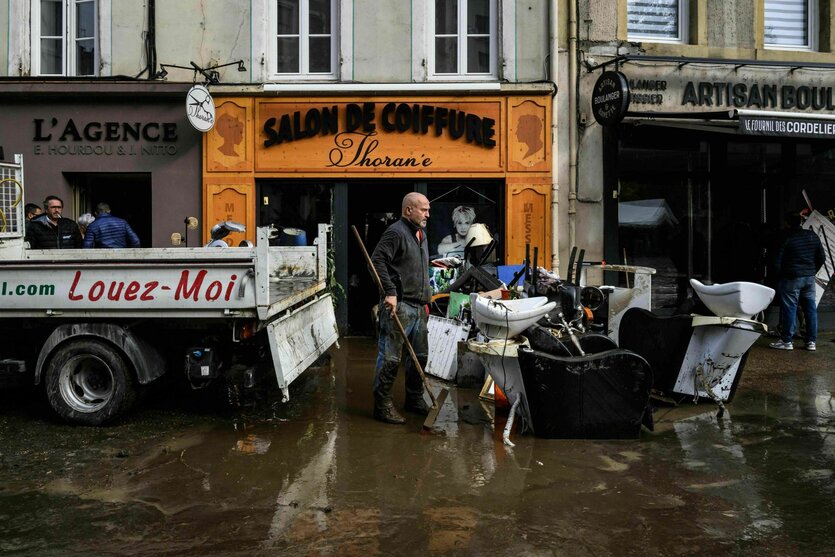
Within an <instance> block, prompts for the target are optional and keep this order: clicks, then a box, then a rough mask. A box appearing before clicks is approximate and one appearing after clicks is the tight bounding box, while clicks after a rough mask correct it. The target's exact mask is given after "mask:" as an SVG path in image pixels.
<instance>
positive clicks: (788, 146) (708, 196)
mask: <svg viewBox="0 0 835 557" xmlns="http://www.w3.org/2000/svg"><path fill="white" fill-rule="evenodd" d="M621 132H622V133H621V143H620V150H619V155H618V177H619V192H618V193H619V195H618V198H619V205H618V214H619V218H618V239H619V254H620V255H621V257H622V260H621V261H620V262H623V261H624V260H625V261H626V262H628V263H629V264H634V265H644V266H648V267H652V268H655V269H656V271H657V274H656V275H655V276H654V277H653V293H652V296H653V300H652V302H653V309H656V310H660V311H662V312H689V311H691V310H692V309H693V303H692V297H693V294H692V291H690V289H689V288H688V280H689V278H696V279H698V280H700V281H702V282H706V283H724V282H731V281H739V280H742V281H751V282H758V283H763V284H767V285H769V286H772V287H774V286H775V285H776V276H775V271H774V269H773V267H772V265H771V262H772V260H773V256H774V253H775V251H776V248H777V246H779V243H780V240H781V237H782V233H783V216H784V215H785V213H786V212H787V211H792V210H794V211H796V210H800V209H803V208H805V207H807V198H808V202H810V203H811V204H812V206H813V207H814V208H815V209H816V210H818V211H819V212H821V213H822V214H824V215H826V216H828V217H830V218H833V217H835V211H833V210H832V208H833V207H835V188H833V187H832V183H833V178H835V144H833V143H831V142H825V141H810V142H799V141H796V140H784V141H777V140H775V138H764V139H762V140H757V139H755V140H749V139H742V138H738V137H737V136H734V135H730V134H720V133H705V132H697V131H693V130H687V129H676V128H662V127H651V126H643V127H632V126H623V127H622V128H621ZM804 192H805V197H804ZM833 255H835V254H833ZM820 307H821V309H835V295H833V293H832V289H831V288H830V289H829V290H828V292H827V293H826V294H825V295H824V298H823V300H822V301H821V306H820Z"/></svg>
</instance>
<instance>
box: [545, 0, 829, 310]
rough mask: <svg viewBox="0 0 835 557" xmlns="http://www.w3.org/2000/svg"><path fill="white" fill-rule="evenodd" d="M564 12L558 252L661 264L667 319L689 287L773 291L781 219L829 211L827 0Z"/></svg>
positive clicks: (656, 293) (657, 300)
mask: <svg viewBox="0 0 835 557" xmlns="http://www.w3.org/2000/svg"><path fill="white" fill-rule="evenodd" d="M569 4H570V6H569V9H570V8H571V7H576V11H574V12H567V13H566V16H565V18H564V20H565V23H566V32H565V35H564V37H565V40H564V42H563V43H562V44H563V45H565V48H564V49H562V50H561V55H562V56H563V58H562V60H561V63H564V64H565V66H566V67H567V68H568V67H569V66H573V67H571V68H570V69H568V71H567V72H566V73H565V76H564V77H563V78H562V80H561V81H560V82H559V85H560V90H561V91H566V90H568V91H569V93H568V94H565V95H560V96H558V100H557V103H558V109H557V110H558V111H559V112H560V113H561V114H566V113H570V114H571V117H564V118H563V119H562V120H561V123H562V125H563V127H564V128H566V129H565V131H564V132H563V130H561V134H562V133H565V134H566V135H569V134H571V135H573V138H576V141H574V142H572V146H571V149H561V150H560V152H559V157H560V162H559V164H560V166H561V167H562V166H563V165H565V166H566V167H568V168H570V169H571V173H572V176H571V177H570V178H566V180H567V181H568V183H567V184H566V183H565V182H563V183H562V185H563V187H562V188H561V190H566V199H565V203H566V204H567V205H568V208H567V216H566V219H565V221H566V222H565V229H562V230H561V231H562V232H564V237H565V238H566V242H564V243H563V245H564V246H567V245H570V244H576V245H579V246H581V247H585V248H586V249H587V250H590V253H591V254H592V258H596V257H599V258H600V259H605V260H606V261H609V262H618V263H622V262H628V263H629V264H637V265H646V266H649V267H653V268H655V269H656V270H657V271H658V273H657V275H655V277H653V306H654V309H657V310H659V311H662V312H663V311H675V310H681V309H686V307H687V304H688V302H687V299H686V298H687V296H688V294H689V293H688V288H687V279H688V278H689V277H695V278H698V279H699V280H702V281H703V282H708V283H710V282H715V283H717V282H718V283H721V282H728V281H734V280H747V281H754V282H764V283H766V284H769V285H772V286H773V285H774V284H775V282H776V277H775V274H774V270H773V269H772V268H771V267H770V256H771V255H773V253H774V250H775V246H776V244H777V243H778V242H779V238H780V233H781V226H782V223H783V217H784V214H785V213H786V212H788V211H797V210H802V209H805V210H808V208H809V207H810V206H811V207H812V208H814V209H816V210H818V211H819V212H821V213H822V214H824V215H828V216H830V218H831V217H832V216H833V213H832V208H833V207H835V187H833V178H835V133H833V132H835V126H833V124H835V97H834V96H833V95H835V93H833V85H832V79H831V77H832V75H835V73H833V72H835V52H834V51H833V47H835V42H833V35H832V19H831V14H832V13H833V11H832V7H833V6H832V3H831V2H829V1H815V0H790V1H784V2H772V1H769V0H739V1H732V2H709V1H696V0H692V1H689V0H657V1H633V0H621V1H619V2H616V3H614V2H613V3H612V5H616V8H617V9H616V10H612V9H610V6H609V3H606V6H607V7H606V8H604V6H603V3H600V2H590V1H580V2H576V3H575V2H570V3H569ZM572 45H574V46H572ZM572 97H573V98H572ZM627 98H628V99H629V101H628V102H625V101H626V99H627ZM613 99H617V101H618V102H614V103H612V102H609V101H612V100H613ZM572 103H574V104H572ZM561 137H562V136H561ZM561 201H562V200H561ZM833 247H835V246H833ZM587 257H588V252H587ZM690 295H692V294H690ZM821 304H822V308H823V309H824V310H827V311H831V310H832V309H833V297H832V294H831V289H830V292H829V293H828V294H826V295H825V297H824V299H823V301H822V303H821Z"/></svg>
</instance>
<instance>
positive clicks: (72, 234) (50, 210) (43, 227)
mask: <svg viewBox="0 0 835 557" xmlns="http://www.w3.org/2000/svg"><path fill="white" fill-rule="evenodd" d="M43 207H44V212H43V213H42V214H40V215H38V216H36V217H34V218H32V220H30V221H29V224H28V225H27V226H26V241H27V242H29V247H30V248H34V249H72V248H80V247H81V232H80V231H79V230H78V225H77V224H75V221H74V220H72V219H65V218H63V217H62V216H61V212H62V211H63V210H64V202H63V201H61V198H60V197H56V196H54V195H50V196H48V197H47V198H46V199H44V202H43Z"/></svg>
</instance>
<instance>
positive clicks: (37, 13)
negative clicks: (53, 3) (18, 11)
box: [31, 0, 101, 77]
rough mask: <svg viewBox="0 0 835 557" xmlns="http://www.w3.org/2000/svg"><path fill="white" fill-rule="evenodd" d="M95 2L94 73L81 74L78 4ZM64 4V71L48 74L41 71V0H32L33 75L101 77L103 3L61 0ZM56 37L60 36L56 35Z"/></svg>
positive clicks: (62, 58) (62, 41)
mask: <svg viewBox="0 0 835 557" xmlns="http://www.w3.org/2000/svg"><path fill="white" fill-rule="evenodd" d="M88 2H90V3H92V4H93V20H94V22H95V23H94V26H95V31H94V37H93V45H94V46H93V50H94V54H93V58H94V62H93V74H85V75H81V76H79V74H77V73H76V68H77V63H78V60H77V57H76V49H75V44H74V43H75V41H76V40H77V39H78V38H77V37H76V36H75V29H76V6H77V4H81V3H88ZM61 4H62V6H63V22H64V32H63V35H62V36H61V37H60V39H61V50H62V53H61V60H62V61H63V71H62V72H61V73H57V74H47V73H43V72H42V71H41V38H42V35H41V28H40V25H41V0H32V34H31V37H32V60H31V63H32V75H38V76H69V77H75V76H78V77H99V75H100V70H101V46H100V43H101V33H100V29H101V25H100V21H101V19H100V16H101V5H100V0H61ZM56 38H59V37H57V36H56Z"/></svg>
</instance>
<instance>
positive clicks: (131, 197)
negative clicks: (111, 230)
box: [66, 172, 152, 247]
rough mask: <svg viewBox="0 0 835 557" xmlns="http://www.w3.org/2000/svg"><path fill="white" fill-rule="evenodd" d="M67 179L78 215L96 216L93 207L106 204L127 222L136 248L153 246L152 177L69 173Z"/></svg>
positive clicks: (146, 174) (129, 174)
mask: <svg viewBox="0 0 835 557" xmlns="http://www.w3.org/2000/svg"><path fill="white" fill-rule="evenodd" d="M66 178H67V181H68V182H69V183H70V185H71V186H73V189H74V190H75V192H76V195H77V201H76V207H78V215H81V214H83V213H93V214H95V211H96V205H98V204H99V203H107V204H108V205H110V209H111V212H112V213H113V215H115V216H117V217H120V218H123V219H125V220H126V221H128V223H129V224H130V226H131V228H133V230H134V231H135V232H136V235H137V236H139V245H141V246H142V247H150V246H151V245H152V222H151V220H152V219H151V174H148V173H133V172H132V173H78V174H76V173H72V174H69V173H68V174H66ZM78 215H75V217H76V218H77V217H78ZM67 216H70V215H67Z"/></svg>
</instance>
